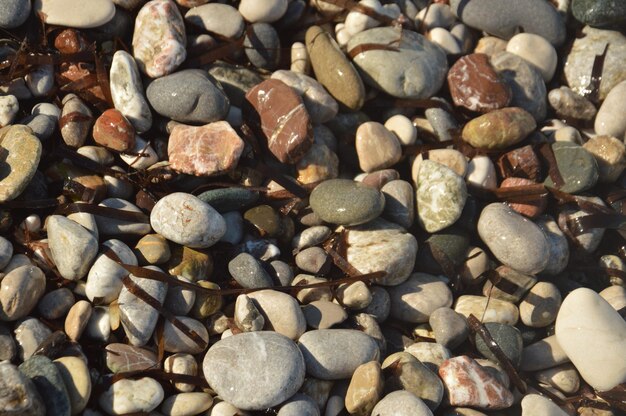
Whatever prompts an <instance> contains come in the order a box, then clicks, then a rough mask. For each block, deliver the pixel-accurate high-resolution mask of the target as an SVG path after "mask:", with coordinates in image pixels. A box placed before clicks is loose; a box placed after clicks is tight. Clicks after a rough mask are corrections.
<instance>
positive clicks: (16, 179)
mask: <svg viewBox="0 0 626 416" xmlns="http://www.w3.org/2000/svg"><path fill="white" fill-rule="evenodd" d="M0 149H1V150H2V152H3V153H4V154H5V155H6V156H5V158H4V163H3V164H2V167H1V169H0V178H2V179H1V180H0V202H6V201H10V200H12V199H15V198H16V197H17V196H19V195H20V194H21V193H22V192H24V190H25V189H26V187H27V186H28V183H29V182H30V181H31V179H32V178H33V176H35V172H36V171H37V166H38V165H39V160H40V158H41V152H42V146H41V142H40V141H39V139H38V138H37V137H36V136H34V135H33V134H32V130H31V129H30V128H29V127H26V126H20V125H15V126H8V127H4V128H1V129H0Z"/></svg>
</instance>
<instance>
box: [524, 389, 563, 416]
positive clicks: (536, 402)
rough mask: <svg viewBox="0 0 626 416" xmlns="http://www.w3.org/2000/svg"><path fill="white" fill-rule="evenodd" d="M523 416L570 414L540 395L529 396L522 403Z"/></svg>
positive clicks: (560, 415) (561, 415) (559, 415)
mask: <svg viewBox="0 0 626 416" xmlns="http://www.w3.org/2000/svg"><path fill="white" fill-rule="evenodd" d="M521 405H522V416H533V415H542V416H567V415H568V413H567V412H565V411H564V410H563V409H561V408H560V407H559V406H557V405H556V404H555V403H554V402H553V401H551V400H550V399H548V398H546V397H544V396H540V395H539V394H527V395H526V396H524V398H523V399H522V402H521Z"/></svg>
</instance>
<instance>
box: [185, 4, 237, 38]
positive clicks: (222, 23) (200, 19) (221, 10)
mask: <svg viewBox="0 0 626 416" xmlns="http://www.w3.org/2000/svg"><path fill="white" fill-rule="evenodd" d="M185 20H186V21H187V22H188V23H190V24H192V25H194V26H197V27H199V28H200V29H202V30H204V31H206V32H211V33H215V34H217V35H220V36H223V37H225V38H228V39H237V38H239V37H240V36H241V34H242V33H243V30H244V21H243V17H242V16H241V14H240V13H239V12H238V11H237V9H235V8H234V7H233V6H230V5H228V4H219V3H210V4H202V5H199V6H197V7H193V8H191V9H189V11H188V12H187V13H186V14H185Z"/></svg>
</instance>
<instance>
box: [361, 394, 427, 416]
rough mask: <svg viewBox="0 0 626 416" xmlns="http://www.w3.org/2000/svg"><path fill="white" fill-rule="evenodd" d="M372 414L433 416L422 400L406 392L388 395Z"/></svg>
mask: <svg viewBox="0 0 626 416" xmlns="http://www.w3.org/2000/svg"><path fill="white" fill-rule="evenodd" d="M372 414H374V415H378V416H432V414H433V413H432V412H431V411H430V409H429V408H428V406H426V403H424V402H423V401H422V400H421V399H419V398H418V397H417V396H415V395H414V394H413V393H410V392H408V391H405V390H398V391H394V392H392V393H389V394H387V395H386V396H385V397H383V399H382V400H380V401H379V402H378V403H376V406H374V409H373V410H372Z"/></svg>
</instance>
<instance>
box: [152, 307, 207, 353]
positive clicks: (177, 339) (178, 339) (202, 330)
mask: <svg viewBox="0 0 626 416" xmlns="http://www.w3.org/2000/svg"><path fill="white" fill-rule="evenodd" d="M176 319H178V320H179V321H180V322H181V323H182V324H183V325H185V326H186V327H187V328H189V329H191V330H192V331H195V332H196V334H197V335H198V337H199V338H200V339H201V340H202V343H199V342H196V341H195V340H193V339H191V338H189V337H188V336H187V335H185V333H184V332H183V331H181V330H180V329H178V328H177V327H176V326H174V324H172V323H171V322H170V321H166V322H165V325H164V326H163V343H164V349H165V351H167V352H182V353H187V354H199V353H201V352H202V351H204V350H205V349H206V346H207V345H208V343H209V333H208V331H207V329H206V326H205V325H204V324H203V323H202V322H200V321H198V320H195V319H193V318H189V317H188V316H177V317H176ZM156 335H157V334H155V342H156ZM200 339H199V340H198V341H200Z"/></svg>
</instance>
